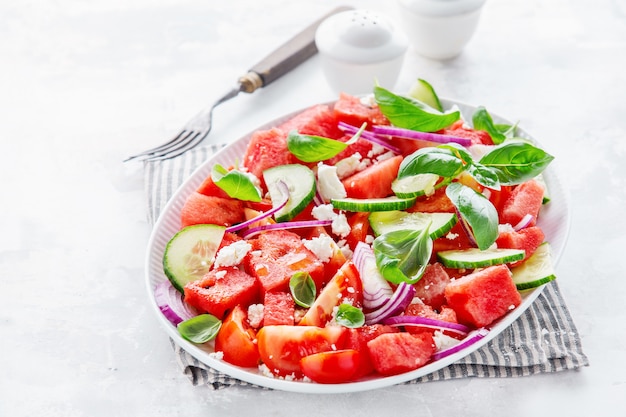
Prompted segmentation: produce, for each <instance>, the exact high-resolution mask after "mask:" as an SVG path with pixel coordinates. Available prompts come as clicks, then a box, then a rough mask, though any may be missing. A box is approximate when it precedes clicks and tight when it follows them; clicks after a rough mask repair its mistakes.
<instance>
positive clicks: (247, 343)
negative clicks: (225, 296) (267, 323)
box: [215, 305, 260, 367]
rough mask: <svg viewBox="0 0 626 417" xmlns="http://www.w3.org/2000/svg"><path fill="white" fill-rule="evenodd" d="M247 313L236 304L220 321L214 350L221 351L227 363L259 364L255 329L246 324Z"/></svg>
mask: <svg viewBox="0 0 626 417" xmlns="http://www.w3.org/2000/svg"><path fill="white" fill-rule="evenodd" d="M247 319H248V314H247V312H246V311H245V310H244V309H243V308H242V307H241V306H240V305H237V306H236V307H235V308H233V310H232V311H231V312H230V314H229V315H228V316H226V319H224V321H223V322H222V327H221V328H220V331H219V333H218V334H217V337H216V338H215V351H216V352H223V354H224V360H225V361H226V362H228V363H231V364H233V365H237V366H243V367H255V366H257V365H258V364H259V361H260V356H259V349H258V348H257V345H256V343H255V339H256V334H255V331H254V329H253V328H252V327H250V325H249V324H248V320H247Z"/></svg>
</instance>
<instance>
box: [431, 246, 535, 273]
mask: <svg viewBox="0 0 626 417" xmlns="http://www.w3.org/2000/svg"><path fill="white" fill-rule="evenodd" d="M525 253H526V252H525V251H524V250H523V249H487V250H480V249H478V248H472V249H463V250H445V251H440V252H438V253H437V259H439V262H441V263H442V264H443V265H444V266H445V267H448V268H455V269H473V268H484V267H487V266H492V265H500V264H508V263H511V262H517V261H521V260H522V259H524V256H525Z"/></svg>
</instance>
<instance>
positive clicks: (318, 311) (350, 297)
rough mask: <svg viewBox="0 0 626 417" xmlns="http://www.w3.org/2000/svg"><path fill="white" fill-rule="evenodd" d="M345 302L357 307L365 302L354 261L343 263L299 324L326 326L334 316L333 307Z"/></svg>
mask: <svg viewBox="0 0 626 417" xmlns="http://www.w3.org/2000/svg"><path fill="white" fill-rule="evenodd" d="M343 302H348V303H349V304H351V305H353V306H355V307H360V306H361V305H362V304H363V284H362V283H361V277H360V276H359V271H358V270H357V269H356V266H355V265H354V263H352V261H347V262H346V263H344V264H343V266H342V267H341V268H340V269H339V270H338V271H337V273H336V274H335V276H334V277H333V278H332V279H331V280H330V281H329V282H328V284H326V286H325V287H324V288H323V289H322V291H321V292H320V294H319V295H318V296H317V298H316V299H315V302H314V303H313V305H312V306H311V307H310V308H309V310H308V311H307V312H306V314H305V315H304V317H302V319H301V320H300V322H299V323H298V324H299V325H301V326H318V327H324V326H325V325H326V323H328V322H329V321H330V319H331V318H332V314H333V309H334V308H335V307H336V306H338V305H340V304H341V303H343Z"/></svg>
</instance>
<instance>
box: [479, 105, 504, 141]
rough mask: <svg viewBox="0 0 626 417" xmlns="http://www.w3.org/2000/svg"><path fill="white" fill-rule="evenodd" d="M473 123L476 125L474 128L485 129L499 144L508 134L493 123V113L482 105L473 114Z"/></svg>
mask: <svg viewBox="0 0 626 417" xmlns="http://www.w3.org/2000/svg"><path fill="white" fill-rule="evenodd" d="M472 123H473V125H474V129H477V130H484V131H485V132H487V133H489V136H491V139H492V140H493V143H494V144H496V145H498V144H500V143H502V142H504V140H505V139H506V136H505V135H504V134H503V133H502V132H501V131H500V130H499V129H498V128H497V127H496V125H495V124H494V123H493V119H492V118H491V115H490V114H489V112H488V111H487V109H485V108H484V107H482V106H480V107H478V109H477V110H476V112H475V113H474V115H473V116H472Z"/></svg>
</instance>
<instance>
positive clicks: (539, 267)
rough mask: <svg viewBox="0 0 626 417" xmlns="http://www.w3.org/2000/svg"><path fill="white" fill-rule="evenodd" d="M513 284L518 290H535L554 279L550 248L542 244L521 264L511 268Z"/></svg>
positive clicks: (548, 245) (546, 244)
mask: <svg viewBox="0 0 626 417" xmlns="http://www.w3.org/2000/svg"><path fill="white" fill-rule="evenodd" d="M511 272H512V273H513V282H514V283H515V286H516V287H517V289H518V290H520V291H523V290H529V289H532V288H537V287H540V286H542V285H543V284H546V283H548V282H550V281H552V280H554V279H556V275H555V274H554V265H553V264H552V248H551V247H550V244H549V243H548V242H544V243H542V244H541V245H539V247H538V248H537V250H536V251H535V253H533V254H532V256H531V257H530V258H528V259H527V260H526V261H525V262H524V263H523V264H521V265H519V266H516V267H513V268H511Z"/></svg>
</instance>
